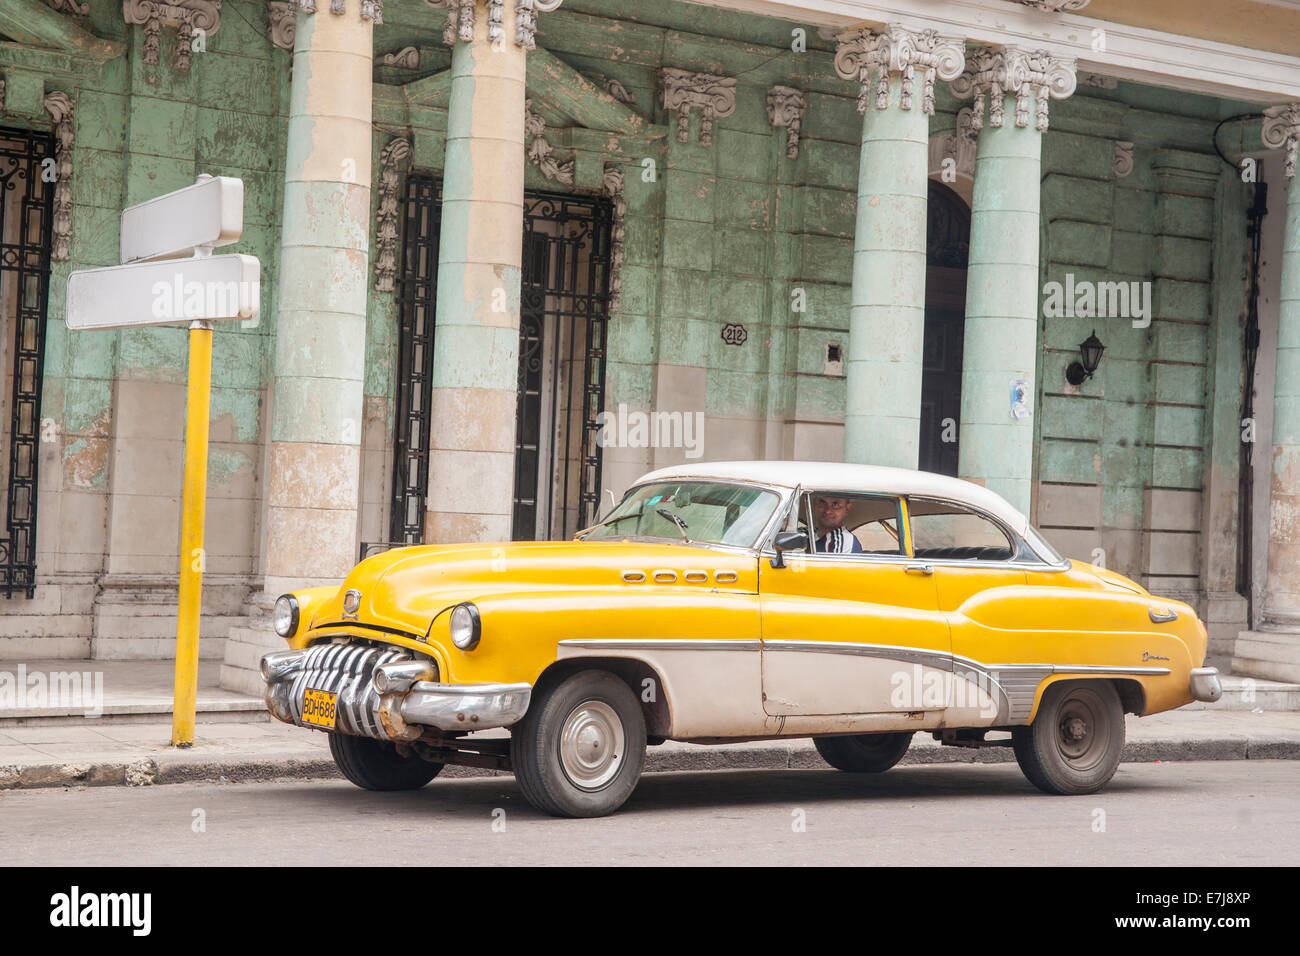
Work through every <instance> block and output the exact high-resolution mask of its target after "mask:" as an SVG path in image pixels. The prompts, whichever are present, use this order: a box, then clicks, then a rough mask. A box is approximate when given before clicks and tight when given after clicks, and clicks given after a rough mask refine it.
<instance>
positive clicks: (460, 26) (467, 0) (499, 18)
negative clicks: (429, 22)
mask: <svg viewBox="0 0 1300 956" xmlns="http://www.w3.org/2000/svg"><path fill="white" fill-rule="evenodd" d="M424 2H425V3H427V4H428V5H429V6H431V7H433V9H435V10H446V11H447V24H446V26H444V27H443V28H442V39H443V42H444V43H446V44H447V45H448V46H455V45H456V41H457V40H459V41H460V42H462V43H469V42H471V41H472V40H473V39H474V4H475V3H476V2H479V0H424ZM563 2H564V0H514V4H515V46H518V47H522V48H523V49H525V50H534V49H536V48H537V14H539V13H551V12H553V11H555V10H558V9H559V6H560V4H561V3H563ZM486 3H487V10H488V42H489V43H504V42H505V37H506V30H505V26H504V19H505V6H506V4H505V0H486Z"/></svg>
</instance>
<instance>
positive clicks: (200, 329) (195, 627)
mask: <svg viewBox="0 0 1300 956" xmlns="http://www.w3.org/2000/svg"><path fill="white" fill-rule="evenodd" d="M211 386H212V324H211V323H210V322H192V323H191V324H190V372H189V385H188V390H187V392H186V397H185V498H184V501H183V503H182V505H181V586H180V602H179V603H180V609H179V613H178V614H177V620H176V691H175V701H174V703H173V705H172V745H173V746H176V747H189V746H192V745H193V743H194V712H195V709H196V707H197V701H198V685H199V611H200V608H201V604H202V593H203V566H204V559H205V558H206V553H205V552H204V550H203V517H204V510H205V509H204V506H205V504H206V502H207V493H208V410H209V406H210V403H211V400H212V389H211Z"/></svg>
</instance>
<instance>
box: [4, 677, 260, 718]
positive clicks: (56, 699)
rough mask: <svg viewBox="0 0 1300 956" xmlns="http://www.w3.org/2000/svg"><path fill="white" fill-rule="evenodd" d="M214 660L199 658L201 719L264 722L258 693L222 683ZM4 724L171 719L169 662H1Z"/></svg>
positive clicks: (172, 690)
mask: <svg viewBox="0 0 1300 956" xmlns="http://www.w3.org/2000/svg"><path fill="white" fill-rule="evenodd" d="M220 667H221V665H220V664H218V663H216V662H206V661H201V662H200V663H199V685H198V695H197V700H196V706H195V712H196V718H195V719H196V720H197V721H198V722H199V723H212V722H218V721H220V722H223V723H232V722H233V723H242V722H248V721H256V722H261V721H266V720H270V719H271V716H270V714H269V713H268V712H267V710H266V705H265V703H264V701H263V700H262V695H261V692H260V690H259V692H258V693H257V694H256V695H253V694H240V693H235V692H232V691H229V690H225V689H223V688H221V687H220V686H218V683H217V681H218V676H219V675H218V671H219V669H220ZM0 675H7V676H0V688H3V689H4V693H3V694H0V727H35V726H43V725H46V724H50V725H88V724H104V723H147V722H157V721H158V720H160V719H161V720H167V721H170V720H171V715H172V705H173V693H174V683H175V664H174V663H173V662H171V661H102V660H79V661H69V660H53V661H33V662H31V663H13V664H11V663H4V664H0Z"/></svg>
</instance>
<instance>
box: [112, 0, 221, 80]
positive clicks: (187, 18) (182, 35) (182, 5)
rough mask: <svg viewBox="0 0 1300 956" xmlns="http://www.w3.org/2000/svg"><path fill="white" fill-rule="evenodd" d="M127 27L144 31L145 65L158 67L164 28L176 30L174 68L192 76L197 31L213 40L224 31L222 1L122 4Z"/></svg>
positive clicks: (136, 0)
mask: <svg viewBox="0 0 1300 956" xmlns="http://www.w3.org/2000/svg"><path fill="white" fill-rule="evenodd" d="M122 19H123V20H124V21H126V24H127V26H143V27H144V62H145V63H146V64H148V65H149V66H156V65H157V63H158V43H159V34H160V33H161V28H162V27H163V25H166V26H169V27H175V28H176V56H175V58H174V59H173V61H172V65H173V66H174V67H175V68H176V69H177V70H179V71H180V72H182V73H187V72H189V68H190V53H191V52H192V50H191V48H190V44H191V41H192V40H193V38H194V31H195V30H199V31H201V33H202V35H203V36H209V37H210V36H212V35H213V34H215V33H216V32H217V30H219V29H220V28H221V0H122Z"/></svg>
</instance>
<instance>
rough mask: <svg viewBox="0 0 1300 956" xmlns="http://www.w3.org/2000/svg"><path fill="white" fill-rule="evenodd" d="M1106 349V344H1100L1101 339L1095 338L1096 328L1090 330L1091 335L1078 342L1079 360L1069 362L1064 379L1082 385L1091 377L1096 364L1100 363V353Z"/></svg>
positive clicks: (1095, 369)
mask: <svg viewBox="0 0 1300 956" xmlns="http://www.w3.org/2000/svg"><path fill="white" fill-rule="evenodd" d="M1104 351H1106V346H1104V345H1102V344H1101V339H1099V338H1097V330H1096V329H1093V330H1092V335H1090V336H1088V337H1087V338H1086V339H1084V340H1083V341H1082V342H1080V343H1079V358H1080V360H1081V361H1078V362H1071V363H1070V365H1069V367H1068V368H1066V370H1065V380H1066V381H1067V382H1069V383H1070V384H1071V385H1082V384H1083V383H1084V381H1085V380H1086V379H1090V378H1092V373H1093V372H1095V371H1097V366H1098V365H1100V364H1101V353H1102V352H1104Z"/></svg>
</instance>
